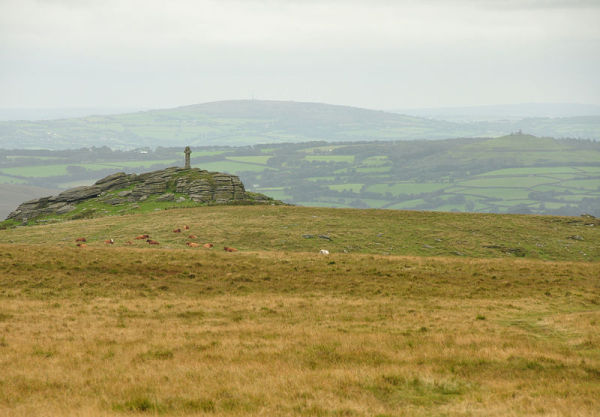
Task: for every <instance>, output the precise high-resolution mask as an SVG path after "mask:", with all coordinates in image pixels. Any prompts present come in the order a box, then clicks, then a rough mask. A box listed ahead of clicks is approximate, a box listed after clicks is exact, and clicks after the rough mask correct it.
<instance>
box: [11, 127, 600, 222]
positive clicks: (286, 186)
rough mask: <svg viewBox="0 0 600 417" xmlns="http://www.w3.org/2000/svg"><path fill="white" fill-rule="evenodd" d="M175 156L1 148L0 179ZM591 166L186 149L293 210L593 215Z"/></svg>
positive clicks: (512, 153)
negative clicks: (325, 208) (296, 207)
mask: <svg viewBox="0 0 600 417" xmlns="http://www.w3.org/2000/svg"><path fill="white" fill-rule="evenodd" d="M317 144H318V145H320V146H315V145H317ZM49 158H50V159H49ZM182 160H183V158H182V150H181V149H173V148H159V149H156V150H155V151H150V150H135V151H127V152H126V151H111V150H109V149H104V148H100V149H96V150H91V151H89V150H73V151H56V152H51V151H29V150H21V151H18V150H11V151H2V150H0V183H12V184H23V186H40V187H45V188H67V187H69V186H78V185H84V184H88V185H89V184H92V183H93V182H95V181H96V180H98V179H100V178H102V177H104V176H106V175H109V174H112V173H114V172H116V171H125V172H147V171H149V170H154V169H162V168H165V167H167V166H173V165H181V164H182ZM598 161H600V145H599V144H598V143H595V142H589V141H577V140H554V139H550V138H537V137H534V136H530V135H522V134H514V135H509V136H505V137H502V138H494V139H454V140H445V141H411V142H372V143H365V142H359V143H348V142H347V143H337V144H326V143H325V142H316V143H315V142H309V143H298V144H293V143H290V144H275V145H257V146H253V147H239V148H232V147H206V148H194V149H193V152H192V165H193V166H195V167H199V168H202V169H206V170H209V171H219V172H227V173H232V174H236V175H239V176H240V178H241V180H242V181H243V182H244V184H245V185H246V187H247V188H248V189H249V190H250V191H255V192H259V193H264V194H266V195H268V196H270V197H273V198H276V199H281V200H283V201H285V202H287V203H292V204H301V205H307V206H329V207H355V208H369V207H370V208H390V209H413V210H435V211H460V212H465V211H466V212H491V213H539V214H560V215H579V214H582V213H590V214H593V215H595V216H597V217H598V216H600V163H599V162H598ZM20 202H21V201H15V202H14V203H13V204H14V206H15V207H16V206H17V205H18V204H19V203H20ZM2 214H4V216H6V215H7V214H8V213H0V217H2V216H1V215H2Z"/></svg>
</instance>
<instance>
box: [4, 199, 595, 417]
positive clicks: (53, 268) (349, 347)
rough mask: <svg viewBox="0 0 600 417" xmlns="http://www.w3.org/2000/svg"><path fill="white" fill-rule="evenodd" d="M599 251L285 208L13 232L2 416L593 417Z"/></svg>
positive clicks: (511, 219) (164, 214) (459, 224)
mask: <svg viewBox="0 0 600 417" xmlns="http://www.w3.org/2000/svg"><path fill="white" fill-rule="evenodd" d="M186 224H187V225H189V226H190V230H189V232H186V234H185V235H183V234H179V233H173V231H172V230H173V229H174V228H178V227H182V226H183V225H186ZM141 233H148V234H150V235H151V237H152V238H153V239H156V240H158V241H160V243H161V244H160V245H159V246H158V247H151V246H149V245H148V244H147V243H145V242H143V241H139V240H133V242H134V244H133V245H127V244H125V242H126V241H127V240H130V239H133V238H134V237H135V236H136V235H137V234H141ZM190 233H193V234H195V235H197V238H195V239H192V241H195V242H199V243H204V242H212V243H214V244H215V248H213V249H204V248H189V247H187V246H186V245H185V242H187V241H189V240H190V239H189V238H188V236H187V235H188V234H190ZM80 236H85V237H86V238H87V240H88V242H87V244H88V246H87V247H85V248H78V247H76V246H75V242H74V240H75V238H77V237H80ZM109 238H113V239H114V240H115V244H113V245H107V244H105V243H104V240H105V239H109ZM598 241H600V222H599V221H598V220H597V219H594V218H589V217H552V216H524V215H491V214H459V213H456V214H453V213H423V212H400V211H382V210H349V209H324V208H302V207H283V206H248V207H233V206H232V207H198V208H188V209H171V210H161V211H157V212H154V213H143V214H136V215H123V216H111V217H103V218H96V219H84V220H76V221H68V222H63V223H55V224H47V225H41V226H28V227H18V228H13V229H7V230H0V369H2V372H0V415H6V416H26V415H47V416H55V415H56V416H59V415H85V416H109V415H110V416H113V415H116V416H127V415H140V416H141V415H178V416H182V415H190V416H191V415H194V416H196V415H198V416H200V415H202V416H253V415H256V416H258V415H277V416H380V417H383V416H404V415H415V416H479V415H481V416H483V415H485V416H506V415H539V416H545V415H556V416H570V415H573V414H575V413H576V414H577V415H581V416H593V415H596V413H597V410H598V408H599V407H600V400H599V398H600V349H599V348H598V346H600V336H599V335H600V332H599V331H598V329H599V326H600V285H599V281H598V277H600V246H599V245H598ZM225 245H227V246H233V247H235V248H237V249H239V251H238V252H235V253H225V252H223V250H222V249H221V248H222V246H225ZM321 248H326V249H329V250H330V251H331V255H329V256H322V255H319V254H318V253H317V252H318V250H319V249H321Z"/></svg>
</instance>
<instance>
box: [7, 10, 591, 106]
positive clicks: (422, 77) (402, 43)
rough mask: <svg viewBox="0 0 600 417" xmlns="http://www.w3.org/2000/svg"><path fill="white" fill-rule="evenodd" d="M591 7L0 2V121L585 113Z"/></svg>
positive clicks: (587, 91)
mask: <svg viewBox="0 0 600 417" xmlns="http://www.w3.org/2000/svg"><path fill="white" fill-rule="evenodd" d="M599 22H600V0H588V1H585V0H580V1H578V0H507V1H502V0H420V1H409V0H406V1H404V0H396V1H393V0H369V1H362V0H345V1H344V0H245V1H242V0H215V1H210V0H188V1H186V0H181V1H177V0H170V1H167V0H165V1H159V0H139V1H138V0H0V92H1V93H0V107H78V106H84V107H98V106H106V107H111V106H114V107H138V108H156V107H172V106H178V105H184V104H193V103H200V102H206V101H213V100H223V99H239V98H243V99H246V98H250V97H255V98H259V99H281V100H296V101H318V102H327V103H335V104H348V105H355V106H361V107H369V108H378V109H393V108H406V107H437V106H462V105H477V104H498V103H522V102H579V103H591V104H600V76H599V74H600V24H599Z"/></svg>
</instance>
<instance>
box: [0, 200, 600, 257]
mask: <svg viewBox="0 0 600 417" xmlns="http://www.w3.org/2000/svg"><path fill="white" fill-rule="evenodd" d="M184 225H189V226H190V227H192V231H191V232H190V234H192V233H193V234H194V235H197V239H194V240H193V241H195V242H201V243H206V242H211V243H214V244H215V245H216V246H218V247H223V246H233V247H235V248H237V249H240V250H242V251H286V252H287V251H295V252H296V251H301V252H312V253H316V252H318V251H319V249H322V248H324V249H329V250H330V252H332V253H365V254H379V255H411V256H413V255H419V256H450V257H463V258H469V257H476V258H497V257H501V258H509V259H513V258H533V259H545V260H581V261H599V260H600V245H598V242H599V241H600V220H599V219H596V218H593V217H589V216H586V217H558V216H532V215H506V214H505V215H496V214H483V213H482V214H479V213H473V214H467V213H437V212H418V211H398V210H362V209H360V210H359V209H330V208H311V207H290V206H271V205H266V206H265V205H257V206H208V207H197V208H185V209H175V208H173V209H169V210H168V211H164V210H159V211H155V210H152V211H150V212H147V213H143V214H134V215H121V216H108V217H100V218H95V219H89V220H74V221H68V222H64V223H50V224H43V225H39V226H33V227H30V226H28V227H15V228H9V229H7V230H0V243H2V242H4V243H20V244H48V241H49V239H51V244H52V245H58V246H73V245H74V244H75V242H74V239H75V238H77V237H80V236H84V237H86V238H87V240H88V242H87V243H88V245H89V246H90V247H93V246H104V241H105V240H107V239H114V240H115V246H119V247H123V246H125V245H126V244H127V242H128V241H130V240H132V239H134V237H136V236H137V235H140V234H143V233H144V234H146V233H147V234H150V236H151V237H152V239H155V240H157V241H159V242H160V243H161V248H162V247H164V248H172V249H175V248H185V247H186V242H188V241H189V239H188V234H185V233H173V232H172V231H173V230H174V229H177V228H182V227H183V226H184ZM133 244H134V246H135V247H140V248H148V249H150V248H149V247H148V245H147V243H146V242H145V241H140V240H134V241H133Z"/></svg>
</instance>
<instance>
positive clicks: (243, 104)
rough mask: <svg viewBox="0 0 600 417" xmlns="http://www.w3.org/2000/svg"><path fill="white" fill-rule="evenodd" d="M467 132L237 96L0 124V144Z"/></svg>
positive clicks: (115, 144)
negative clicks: (132, 111)
mask: <svg viewBox="0 0 600 417" xmlns="http://www.w3.org/2000/svg"><path fill="white" fill-rule="evenodd" d="M466 133H468V132H465V131H462V130H461V126H460V125H456V124H454V123H449V122H440V121H432V120H427V119H423V118H418V117H412V116H403V115H399V114H394V113H386V112H382V111H374V110H366V109H360V108H355V107H347V106H335V105H329V104H319V103H298V102H292V101H259V100H235V101H219V102H213V103H205V104H198V105H192V106H184V107H177V108H173V109H163V110H150V111H142V112H136V113H126V114H120V115H104V116H88V117H78V118H68V119H58V120H44V121H10V122H0V148H5V149H14V148H43V149H69V148H78V147H92V146H98V147H100V146H109V147H111V148H113V149H123V148H138V147H151V148H155V147H160V146H184V145H193V146H209V145H230V146H243V145H252V144H256V143H282V142H306V141H312V140H327V141H356V140H395V139H433V138H446V137H455V136H460V135H463V134H466Z"/></svg>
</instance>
